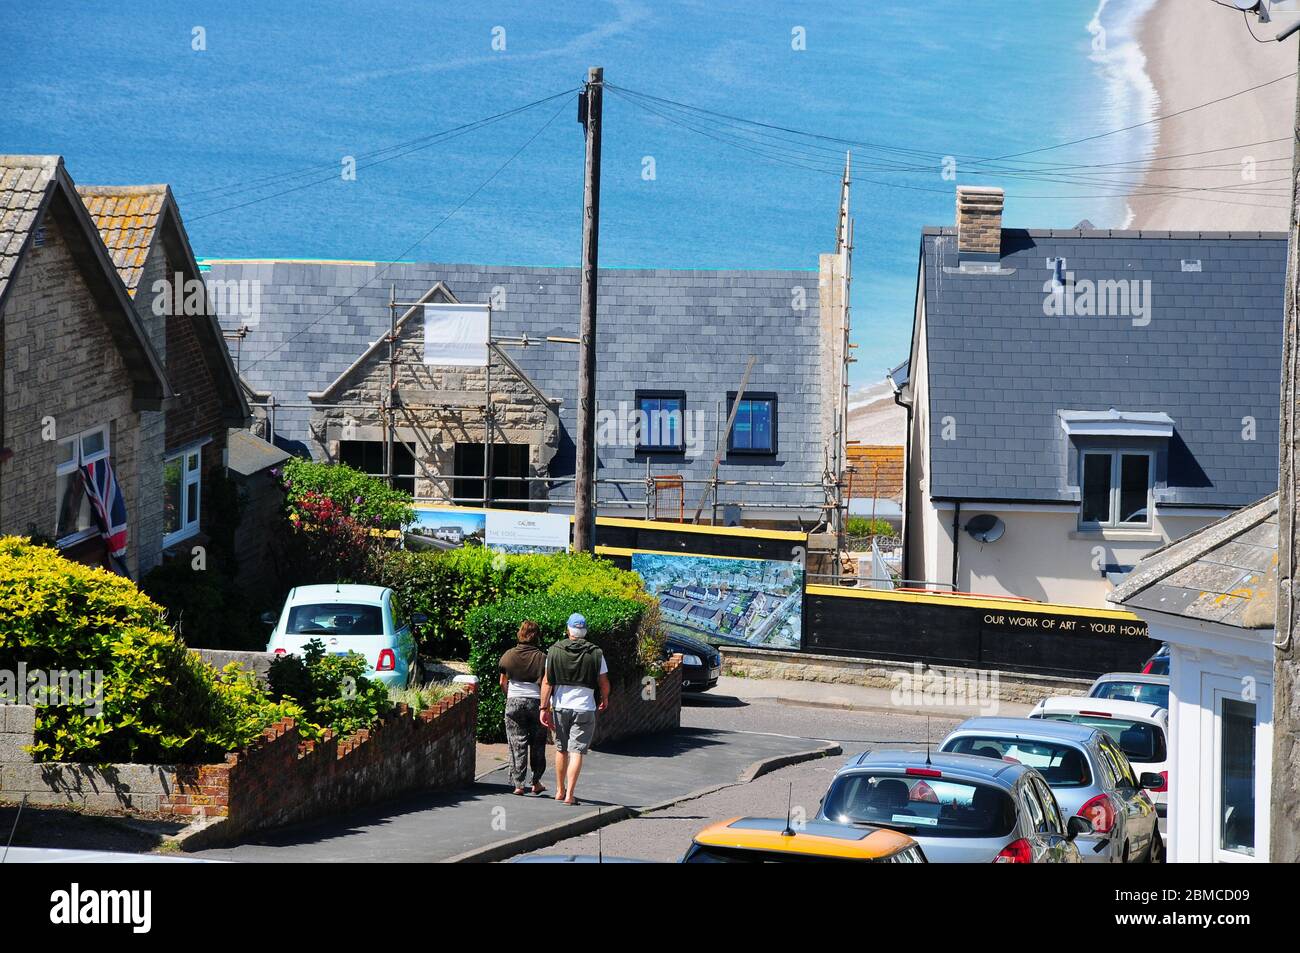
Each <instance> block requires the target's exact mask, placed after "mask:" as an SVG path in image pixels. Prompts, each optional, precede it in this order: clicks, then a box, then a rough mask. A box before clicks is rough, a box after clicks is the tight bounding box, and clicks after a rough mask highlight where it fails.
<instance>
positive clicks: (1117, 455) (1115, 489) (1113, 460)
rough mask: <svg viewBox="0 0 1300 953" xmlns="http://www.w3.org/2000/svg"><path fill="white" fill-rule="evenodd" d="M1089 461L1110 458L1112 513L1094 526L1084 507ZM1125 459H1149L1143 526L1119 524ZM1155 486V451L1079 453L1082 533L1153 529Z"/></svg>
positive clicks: (1107, 450) (1108, 450)
mask: <svg viewBox="0 0 1300 953" xmlns="http://www.w3.org/2000/svg"><path fill="white" fill-rule="evenodd" d="M1089 457H1109V458H1110V512H1109V516H1108V518H1107V520H1106V521H1105V522H1102V523H1097V522H1091V521H1087V520H1084V518H1083V504H1084V500H1085V498H1086V495H1087V486H1086V485H1085V483H1084V480H1085V479H1086V476H1087V462H1088V458H1089ZM1124 457H1146V458H1147V505H1146V511H1147V518H1146V521H1145V522H1142V523H1122V522H1120V521H1119V513H1120V509H1119V502H1120V492H1121V487H1120V474H1121V472H1122V466H1123V459H1124ZM1155 485H1156V455H1155V451H1153V450H1120V449H1101V448H1098V449H1095V450H1094V449H1080V450H1079V529H1081V530H1124V529H1132V530H1143V529H1150V528H1151V527H1152V525H1153V521H1154V519H1155V513H1154V512H1153V510H1154V508H1155V499H1154V498H1155V492H1154V491H1155Z"/></svg>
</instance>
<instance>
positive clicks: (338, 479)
mask: <svg viewBox="0 0 1300 953" xmlns="http://www.w3.org/2000/svg"><path fill="white" fill-rule="evenodd" d="M280 482H281V483H282V484H283V486H284V502H285V507H286V508H287V509H288V511H289V513H290V514H293V513H295V512H296V511H297V507H298V504H299V503H300V502H301V501H302V500H303V499H304V497H310V496H322V497H325V498H326V499H329V500H332V501H334V502H335V503H337V504H339V505H340V506H341V507H343V508H344V509H345V510H346V511H347V514H348V515H349V516H350V517H352V518H353V519H355V520H357V521H358V522H361V523H364V524H366V525H368V526H371V525H373V526H379V527H381V528H384V529H397V528H398V527H401V526H404V525H406V524H407V523H410V522H411V521H412V520H414V519H415V509H414V508H413V506H412V505H411V504H412V501H411V495H410V494H409V493H406V492H404V491H402V490H398V489H394V488H393V487H390V486H389V485H388V484H387V483H385V482H384V481H383V480H381V479H379V478H378V477H373V476H370V475H369V474H366V473H362V472H361V471H360V470H354V469H352V467H349V466H344V465H343V464H341V463H314V462H312V461H311V460H304V459H301V458H299V457H294V458H292V459H290V460H286V461H285V463H284V467H283V468H282V469H281V471H280Z"/></svg>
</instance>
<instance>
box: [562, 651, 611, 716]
mask: <svg viewBox="0 0 1300 953" xmlns="http://www.w3.org/2000/svg"><path fill="white" fill-rule="evenodd" d="M600 674H601V675H608V674H609V666H608V665H606V664H605V657H604V656H603V655H602V656H601V657H600ZM551 699H552V700H551V707H552V708H567V709H569V710H570V711H595V710H596V691H595V689H592V688H588V687H587V686H586V685H556V686H555V691H554V692H552V693H551Z"/></svg>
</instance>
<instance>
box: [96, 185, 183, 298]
mask: <svg viewBox="0 0 1300 953" xmlns="http://www.w3.org/2000/svg"><path fill="white" fill-rule="evenodd" d="M77 193H78V194H79V195H80V196H81V200H82V201H83V202H85V204H86V211H88V212H89V213H90V217H91V218H93V219H94V220H95V227H96V228H98V229H99V235H100V237H101V238H102V239H103V240H104V246H105V247H106V248H107V249H108V252H109V254H110V255H111V256H112V258H113V265H114V267H116V268H117V273H118V274H119V275H121V276H122V283H123V284H124V285H126V290H127V293H128V294H130V295H131V297H133V298H134V297H135V292H136V288H137V286H138V285H139V284H140V275H141V273H142V272H143V271H144V263H145V260H146V259H147V258H148V257H149V249H150V248H152V247H153V239H154V232H155V230H156V229H157V228H158V223H159V221H160V219H161V218H162V212H163V206H164V205H165V204H166V202H167V186H165V185H79V186H77Z"/></svg>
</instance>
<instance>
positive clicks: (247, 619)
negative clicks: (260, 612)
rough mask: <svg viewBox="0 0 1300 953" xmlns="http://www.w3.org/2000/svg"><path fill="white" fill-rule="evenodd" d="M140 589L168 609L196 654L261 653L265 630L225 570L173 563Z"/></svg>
mask: <svg viewBox="0 0 1300 953" xmlns="http://www.w3.org/2000/svg"><path fill="white" fill-rule="evenodd" d="M140 588H141V590H143V591H144V593H145V594H146V595H147V596H149V598H150V599H152V600H153V601H154V602H156V603H158V604H159V605H160V606H162V607H163V608H164V609H166V610H167V621H168V622H169V623H171V625H172V626H173V627H174V628H175V629H176V632H177V634H179V635H180V637H181V638H182V639H184V641H185V644H186V645H188V646H189V647H190V648H195V649H261V648H263V647H265V645H266V635H265V627H264V626H259V624H258V622H257V617H256V615H255V607H254V606H252V605H251V604H250V603H249V602H248V600H247V598H246V597H245V596H244V594H243V593H240V592H239V591H238V590H236V589H235V587H234V585H233V584H232V583H231V581H230V579H229V578H228V577H227V576H226V575H225V574H224V573H222V572H221V571H220V570H219V569H215V568H208V569H194V568H193V567H192V566H191V564H190V561H189V560H188V559H185V558H177V559H169V560H168V561H167V562H164V563H162V564H161V565H158V566H155V567H154V568H153V569H152V570H150V571H149V572H148V573H146V574H145V576H144V578H143V579H141V580H140Z"/></svg>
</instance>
